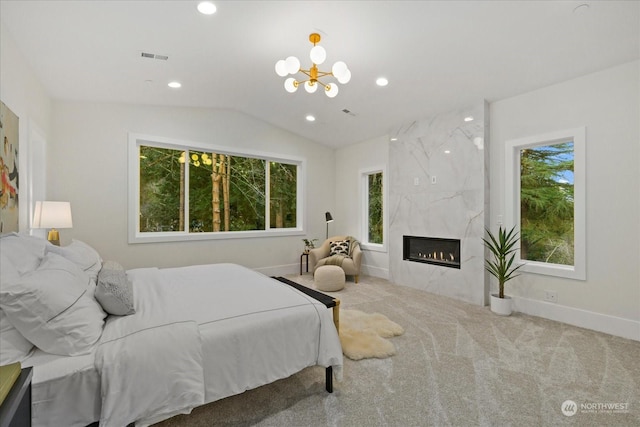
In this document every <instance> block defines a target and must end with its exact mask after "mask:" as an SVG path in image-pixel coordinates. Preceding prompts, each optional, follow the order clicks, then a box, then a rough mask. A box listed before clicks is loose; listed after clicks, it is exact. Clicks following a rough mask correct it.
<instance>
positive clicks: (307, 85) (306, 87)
mask: <svg viewBox="0 0 640 427" xmlns="http://www.w3.org/2000/svg"><path fill="white" fill-rule="evenodd" d="M304 90H306V91H307V92H309V93H314V92H315V91H317V90H318V83H313V84H311V82H310V81H307V82H306V83H305V84H304Z"/></svg>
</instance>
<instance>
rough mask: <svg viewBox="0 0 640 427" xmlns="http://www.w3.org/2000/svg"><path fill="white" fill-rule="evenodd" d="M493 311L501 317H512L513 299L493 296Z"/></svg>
mask: <svg viewBox="0 0 640 427" xmlns="http://www.w3.org/2000/svg"><path fill="white" fill-rule="evenodd" d="M491 311H493V312H494V313H495V314H499V315H500V316H510V315H511V311H512V310H511V297H508V296H506V295H505V296H504V298H499V297H498V294H491Z"/></svg>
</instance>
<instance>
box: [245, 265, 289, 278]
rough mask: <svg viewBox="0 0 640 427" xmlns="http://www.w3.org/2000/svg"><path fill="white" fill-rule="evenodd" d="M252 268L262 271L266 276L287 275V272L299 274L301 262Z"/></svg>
mask: <svg viewBox="0 0 640 427" xmlns="http://www.w3.org/2000/svg"><path fill="white" fill-rule="evenodd" d="M252 270H254V271H257V272H259V273H262V274H264V275H265V276H286V275H287V274H299V273H300V264H298V263H295V264H285V265H275V266H271V267H260V268H253V269H252Z"/></svg>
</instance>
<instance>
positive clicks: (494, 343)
mask: <svg viewBox="0 0 640 427" xmlns="http://www.w3.org/2000/svg"><path fill="white" fill-rule="evenodd" d="M287 278H288V279H290V280H294V281H296V282H298V283H302V284H307V285H311V284H312V283H313V278H312V276H311V275H310V274H305V275H303V276H298V275H290V276H287ZM331 295H335V296H337V297H338V298H340V300H341V307H342V308H343V309H347V310H351V309H353V310H360V311H364V312H366V313H381V314H384V315H385V316H387V317H388V318H389V319H392V320H393V321H394V322H397V323H398V324H399V325H401V326H402V327H403V328H404V330H405V333H404V334H403V335H401V336H398V337H395V338H392V341H393V344H394V345H395V347H396V349H397V351H396V354H395V355H394V356H393V357H389V358H385V359H376V358H372V359H363V360H359V361H353V360H351V359H349V358H346V357H345V359H344V379H343V380H342V381H341V382H334V392H333V393H331V394H330V393H327V392H326V391H325V390H324V369H323V368H321V367H311V368H307V369H305V370H303V371H302V372H300V373H298V374H295V375H292V376H291V377H289V378H286V379H283V380H280V381H276V382H275V383H273V384H268V385H266V386H263V387H259V388H257V389H255V390H249V391H247V392H245V393H242V394H240V395H237V396H232V397H229V398H227V399H223V400H220V401H218V402H213V403H211V404H208V405H205V406H202V407H200V408H196V409H195V410H194V411H193V412H192V414H191V415H185V416H182V415H181V416H177V417H174V418H172V419H170V420H167V421H165V422H164V423H162V424H161V426H162V427H196V426H198V427H200V426H207V427H209V426H234V427H235V426H260V427H271V426H273V427H276V426H277V427H283V426H284V427H299V426H313V427H315V426H323V427H324V426H337V427H352V426H353V427H361V426H367V427H369V426H390V427H411V426H460V427H471V426H527V427H528V426H536V427H537V426H564V425H573V426H636V427H637V426H639V425H640V357H638V355H640V342H637V341H631V340H626V339H623V338H618V337H614V336H611V335H606V334H602V333H599V332H594V331H590V330H587V329H581V328H576V327H573V326H569V325H566V324H562V323H558V322H553V321H550V320H546V319H541V318H537V317H531V316H526V315H523V314H519V313H514V314H513V315H512V316H509V317H502V316H496V315H494V314H492V313H491V311H490V310H489V308H488V307H480V306H476V305H470V304H465V303H463V302H460V301H457V300H453V299H449V298H446V297H441V296H438V295H433V294H429V293H426V292H422V291H419V290H416V289H412V288H408V287H405V286H399V285H396V284H393V283H389V282H388V281H386V280H382V279H378V278H374V277H367V276H360V283H358V284H357V285H356V284H354V283H353V282H352V281H348V282H347V285H346V287H345V288H344V289H343V290H342V291H339V292H334V293H331ZM567 400H572V401H574V402H575V403H576V404H577V406H578V408H580V409H579V410H578V412H577V413H576V414H575V415H573V416H571V417H567V416H566V415H563V413H562V411H561V406H562V404H563V402H565V401H567ZM608 403H614V404H620V405H619V407H626V409H622V410H617V411H615V412H614V411H609V412H607V410H606V409H603V408H602V407H601V405H602V404H608ZM581 405H584V409H581ZM599 405H600V409H599Z"/></svg>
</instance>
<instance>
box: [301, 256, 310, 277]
mask: <svg viewBox="0 0 640 427" xmlns="http://www.w3.org/2000/svg"><path fill="white" fill-rule="evenodd" d="M302 257H306V258H307V273H308V272H309V252H303V253H302V255H300V275H301V276H302Z"/></svg>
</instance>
